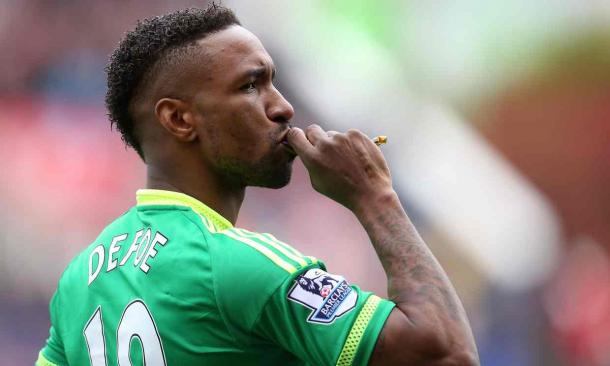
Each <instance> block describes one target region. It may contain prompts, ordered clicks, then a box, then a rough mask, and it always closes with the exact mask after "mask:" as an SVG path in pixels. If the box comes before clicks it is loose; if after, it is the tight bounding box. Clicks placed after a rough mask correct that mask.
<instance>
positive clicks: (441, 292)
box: [354, 190, 476, 355]
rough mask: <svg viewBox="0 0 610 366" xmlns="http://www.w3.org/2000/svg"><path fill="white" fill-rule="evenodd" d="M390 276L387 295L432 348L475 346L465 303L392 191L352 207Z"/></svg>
mask: <svg viewBox="0 0 610 366" xmlns="http://www.w3.org/2000/svg"><path fill="white" fill-rule="evenodd" d="M354 213H355V214H356V216H357V217H358V219H359V220H360V222H361V223H362V225H363V227H364V228H365V230H366V231H367V233H368V235H369V237H370V239H371V242H372V243H373V246H374V247H375V250H376V252H377V255H378V256H379V259H380V260H381V263H382V265H383V268H384V270H385V272H386V274H387V277H388V295H389V298H390V300H392V301H394V302H395V303H396V305H397V307H398V308H399V309H400V311H401V312H402V313H403V314H404V315H405V316H406V318H407V319H408V321H409V323H410V326H411V329H412V330H413V331H414V332H418V331H419V332H421V334H423V335H424V336H423V337H422V338H423V339H433V340H434V341H435V342H437V344H435V345H432V344H430V345H429V346H430V348H429V351H430V352H435V346H436V347H437V348H438V352H452V351H453V350H457V351H466V352H470V353H471V354H473V355H476V346H475V344H474V340H473V337H472V331H471V330H470V326H469V323H468V319H467V317H466V314H465V311H464V308H463V306H462V304H461V302H460V299H459V298H458V296H457V294H456V292H455V290H454V288H453V286H452V284H451V282H450V281H449V279H448V277H447V275H446V274H445V272H444V270H443V269H442V267H441V266H440V264H439V263H438V261H437V260H436V258H435V257H434V256H433V254H432V253H431V252H430V250H429V249H428V247H427V246H426V244H425V243H424V241H423V240H422V239H421V237H420V236H419V234H418V233H417V230H416V229H415V227H414V226H413V224H412V223H411V221H410V220H409V218H408V216H407V215H406V213H405V211H404V210H403V208H402V206H401V204H400V201H399V200H398V196H397V195H396V193H395V192H394V191H393V190H390V191H388V192H384V193H381V194H379V195H377V196H375V197H374V198H371V197H370V196H369V197H368V198H367V199H366V201H363V202H360V204H359V205H357V206H356V207H354Z"/></svg>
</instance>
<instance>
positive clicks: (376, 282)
mask: <svg viewBox="0 0 610 366" xmlns="http://www.w3.org/2000/svg"><path fill="white" fill-rule="evenodd" d="M427 3H428V2H417V1H413V2H402V1H399V0H385V1H379V2H368V1H364V0H354V1H347V0H332V1H330V0H329V1H322V0H316V1H310V2H295V3H293V2H283V1H280V0H265V1H262V2H260V3H258V2H257V4H254V2H247V1H237V0H235V1H226V5H228V6H230V7H233V8H235V9H236V12H237V14H238V16H239V17H240V18H241V20H242V23H244V25H245V26H246V27H247V28H249V29H251V30H253V31H254V32H255V33H256V34H258V35H259V36H260V37H261V39H262V41H263V43H264V44H265V45H266V46H267V48H268V50H269V52H270V53H271V55H272V57H274V60H275V63H276V65H277V68H278V85H279V89H280V90H281V91H282V92H283V93H284V94H285V95H286V96H287V98H288V99H289V100H290V101H291V103H293V105H294V106H295V110H296V117H295V120H294V123H295V124H296V125H300V126H305V125H307V124H308V123H311V122H313V121H315V122H316V123H319V124H321V125H323V126H324V127H325V128H327V129H336V130H345V129H347V128H350V127H356V128H360V129H362V130H364V131H365V132H366V133H369V134H371V135H373V134H382V133H383V134H387V135H389V144H388V145H387V146H384V153H385V155H386V157H387V159H388V162H389V165H390V168H391V169H392V172H393V179H394V185H395V188H396V190H397V191H398V192H399V194H400V196H401V199H402V201H403V203H404V205H405V208H406V210H407V212H408V213H409V215H410V216H411V217H412V219H413V220H414V221H415V222H416V225H417V226H418V228H419V230H420V231H421V234H422V236H423V237H424V239H426V241H427V242H428V243H429V245H430V246H431V247H432V249H433V251H434V253H435V254H436V255H437V257H438V258H439V260H440V261H441V263H442V264H443V266H444V267H445V268H446V270H447V271H448V272H449V275H450V277H451V278H452V280H453V281H454V284H455V285H456V287H457V290H458V292H459V293H460V295H461V298H462V299H463V301H464V303H465V306H466V308H467V311H468V315H469V317H470V319H471V322H472V324H473V328H474V331H475V333H476V334H475V336H476V338H477V343H478V347H479V352H480V354H481V361H482V364H484V365H491V366H509V365H510V366H514V365H523V366H529V365H532V366H533V365H542V366H551V365H553V366H555V365H559V366H561V365H565V366H588V365H590V366H607V365H610V255H609V253H610V189H609V188H608V187H610V28H606V27H604V26H603V24H604V23H605V22H607V20H608V18H610V6H608V5H605V4H604V3H603V2H601V3H600V2H582V1H563V2H560V1H555V2H553V1H551V3H553V4H552V5H553V6H548V5H549V4H548V2H541V1H540V2H538V1H520V0H513V1H512V2H510V1H509V2H507V3H506V4H503V5H497V4H496V7H497V8H496V7H493V6H492V5H490V4H488V2H484V1H474V0H473V1H468V2H463V4H461V5H447V7H444V8H439V7H438V6H432V5H426V4H427ZM431 3H435V2H431ZM543 3H544V4H543ZM372 4H375V5H372ZM193 5H202V4H201V2H195V1H183V0H173V1H170V0H163V1H162V0H149V1H144V0H141V1H135V0H132V1H119V0H103V1H102V0H91V1H69V0H62V1H59V0H57V1H45V0H27V1H17V0H5V1H2V2H0V46H1V47H2V49H3V53H2V56H0V72H1V75H2V77H0V110H2V114H1V117H0V126H1V127H2V132H1V133H0V166H1V167H2V168H0V171H1V173H0V353H1V354H2V355H3V363H6V364H7V365H9V364H10V365H20V364H31V363H33V360H35V358H36V355H37V353H38V350H39V349H40V348H41V347H42V345H43V343H44V340H45V339H46V337H47V335H48V327H49V318H48V310H47V307H48V301H49V299H50V296H51V295H52V293H53V291H54V289H55V286H56V283H57V280H58V279H59V276H60V275H61V272H62V270H63V269H64V268H65V266H66V265H67V263H68V262H69V261H70V260H71V258H73V257H74V255H75V254H76V253H78V252H79V251H81V250H82V249H83V248H84V247H85V246H86V245H88V244H89V243H91V242H92V241H93V240H94V239H95V237H96V236H97V234H98V233H99V231H100V230H101V229H102V228H103V227H104V226H105V225H107V224H108V223H109V222H110V221H111V220H113V219H114V218H115V217H116V216H118V215H120V214H121V213H122V212H124V211H125V210H127V209H128V208H129V207H130V206H132V205H133V204H134V203H135V190H136V189H138V188H142V187H143V184H144V166H143V164H142V163H141V161H140V160H139V158H138V157H137V155H136V154H135V153H133V152H132V151H129V150H127V149H126V148H124V146H123V144H122V142H121V140H120V136H119V134H118V133H117V132H116V131H112V130H111V128H110V123H109V122H108V120H107V117H106V112H105V110H104V105H103V98H104V93H105V74H104V66H105V64H106V61H107V58H108V55H109V53H110V52H111V51H112V49H113V47H114V46H115V45H116V44H117V42H118V41H119V39H120V37H121V35H122V34H123V33H124V32H125V31H127V30H129V29H131V28H132V27H133V26H134V25H135V22H136V21H137V20H138V19H142V18H145V17H148V16H152V15H158V14H161V13H163V12H166V11H169V10H174V9H177V8H183V7H187V6H193ZM437 5H438V4H437ZM261 9H264V11H262V12H261ZM541 10H542V11H541ZM238 226H242V227H245V228H248V229H251V230H255V231H262V232H272V233H274V235H276V236H278V237H280V238H281V239H282V240H284V241H287V242H289V243H291V244H293V245H294V246H295V247H297V248H298V249H299V250H300V251H302V252H306V253H307V254H310V255H313V256H316V257H318V258H321V259H323V260H324V261H325V262H326V264H327V267H328V268H329V270H330V271H331V272H335V273H341V274H343V275H345V276H346V277H347V278H348V279H349V280H350V281H351V282H353V283H357V284H359V285H361V286H362V287H363V288H365V289H366V290H371V291H375V292H377V293H379V294H381V295H385V294H386V289H385V286H386V283H385V280H386V279H385V275H384V273H383V271H382V269H381V266H380V264H379V261H378V260H377V259H376V255H375V253H374V251H373V249H372V247H371V246H370V244H369V242H368V239H367V237H366V234H365V233H364V231H363V230H362V229H361V228H360V226H359V224H358V222H357V221H356V219H355V218H354V217H353V215H351V213H349V212H348V211H347V210H346V209H344V208H342V207H339V206H338V205H336V204H335V203H334V202H331V201H330V200H328V199H326V198H324V197H321V196H320V195H318V194H317V193H315V192H314V191H313V189H312V188H311V187H310V184H309V178H308V176H307V173H306V171H305V170H304V168H303V167H302V165H300V163H297V164H296V169H295V174H294V176H293V180H292V183H291V184H290V185H289V186H288V187H287V188H284V189H282V190H279V191H271V190H263V189H249V190H248V192H247V195H246V201H245V203H244V208H243V210H242V213H241V215H240V217H239V220H238Z"/></svg>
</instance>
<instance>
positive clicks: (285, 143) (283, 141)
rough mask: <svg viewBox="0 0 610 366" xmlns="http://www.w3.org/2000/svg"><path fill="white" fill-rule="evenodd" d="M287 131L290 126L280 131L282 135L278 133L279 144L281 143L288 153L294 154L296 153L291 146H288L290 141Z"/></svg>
mask: <svg viewBox="0 0 610 366" xmlns="http://www.w3.org/2000/svg"><path fill="white" fill-rule="evenodd" d="M289 131H290V127H288V128H287V129H286V131H285V132H284V133H282V135H280V137H281V138H280V142H279V144H280V145H282V146H283V147H284V148H286V149H287V150H288V152H289V153H291V154H293V155H296V154H297V153H296V152H295V151H294V149H293V148H292V146H290V143H288V132H289Z"/></svg>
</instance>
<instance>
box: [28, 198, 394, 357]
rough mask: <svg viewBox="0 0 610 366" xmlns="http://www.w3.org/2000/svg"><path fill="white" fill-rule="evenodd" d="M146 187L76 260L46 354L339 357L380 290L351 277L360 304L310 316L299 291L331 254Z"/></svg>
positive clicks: (366, 342)
mask: <svg viewBox="0 0 610 366" xmlns="http://www.w3.org/2000/svg"><path fill="white" fill-rule="evenodd" d="M147 194H148V193H147V192H142V191H140V192H139V194H138V201H139V202H141V204H139V205H138V206H136V207H133V208H132V209H130V210H129V211H128V212H126V213H125V214H124V215H123V216H121V217H119V218H118V219H117V220H115V221H114V222H113V223H111V224H110V225H109V226H108V227H106V228H105V229H104V230H103V231H102V233H101V234H100V235H99V237H98V238H97V239H96V240H95V241H94V242H93V244H91V245H90V246H89V247H88V248H87V249H85V250H84V251H83V252H82V253H81V254H80V255H78V256H77V257H76V258H75V259H74V260H73V261H72V262H71V263H70V264H69V265H68V268H67V269H66V271H65V272H64V274H63V275H62V277H61V279H60V281H59V285H58V289H57V291H56V293H55V295H54V296H53V299H52V301H51V304H50V312H51V323H52V325H51V329H50V336H49V339H48V340H47V345H46V346H45V347H44V349H43V350H42V351H41V355H42V356H43V358H44V359H46V362H50V363H53V364H56V365H60V366H61V365H89V364H93V365H96V362H102V363H101V364H102V365H103V364H104V363H103V362H104V358H105V359H106V362H107V365H117V363H118V361H117V358H118V354H122V355H124V356H123V357H127V356H129V360H131V362H132V363H133V365H141V364H142V358H143V349H144V350H145V351H146V352H149V353H146V362H147V364H148V365H156V364H161V365H162V364H163V361H164V360H165V364H167V365H187V366H188V365H202V364H205V365H223V366H228V365H274V364H277V365H305V364H310V365H333V364H335V363H336V362H337V360H338V358H339V355H340V353H341V351H342V349H343V344H344V342H345V339H347V337H348V335H349V334H350V331H351V328H352V324H354V322H355V321H356V318H357V317H358V314H359V313H360V309H361V308H362V307H363V306H364V303H365V302H366V300H367V299H368V298H369V296H370V293H366V292H363V291H361V290H360V289H359V288H358V287H357V286H351V287H350V288H351V291H353V292H354V293H355V294H357V301H356V302H355V307H354V308H353V309H352V310H350V311H347V312H346V313H345V314H343V315H341V316H340V317H338V318H336V319H335V320H334V321H333V322H331V323H330V324H317V323H312V322H308V320H307V319H308V317H309V316H310V315H311V313H312V310H311V309H310V308H308V307H305V306H304V305H302V304H300V303H297V302H295V301H293V300H290V299H288V294H289V292H290V291H291V289H292V288H294V287H296V283H295V280H297V279H298V278H299V276H301V275H303V274H305V273H306V272H307V271H309V270H310V269H314V268H324V264H323V263H321V262H319V261H317V260H316V259H315V258H312V257H306V256H303V255H301V254H300V253H299V252H298V251H297V250H296V249H294V248H292V247H290V246H289V245H287V244H285V243H282V242H280V241H278V240H277V239H275V238H274V237H273V236H271V235H269V234H258V233H251V232H248V231H245V230H242V229H236V228H232V227H227V226H224V228H223V229H221V228H219V227H218V224H217V223H218V222H219V221H220V222H221V221H222V220H219V219H218V217H216V218H215V220H214V221H213V220H210V217H209V216H210V213H209V212H202V211H201V210H199V209H198V208H197V207H194V206H193V202H192V201H193V200H194V199H193V198H191V197H188V196H185V197H188V200H186V199H185V200H184V202H172V204H169V203H168V204H151V203H152V202H154V201H155V200H156V201H158V199H159V197H158V194H159V191H156V192H154V194H155V195H156V196H155V199H154V200H153V199H147V197H143V196H146V195H147ZM151 195H152V193H151ZM141 196H142V197H141ZM148 198H150V197H148ZM173 199H177V200H181V198H180V197H176V196H173ZM186 201H190V203H189V202H186ZM166 203H167V202H166ZM206 207H207V206H206ZM208 209H209V208H208ZM216 215H217V214H216ZM101 257H103V261H102V260H100V259H101ZM98 263H99V266H98ZM98 268H99V271H98ZM351 296H354V295H351ZM382 305H383V306H382ZM392 306H393V304H392V303H391V302H388V301H386V300H382V301H381V302H380V305H379V306H378V307H377V309H376V311H375V312H374V315H373V316H371V317H370V319H369V320H368V321H367V322H366V324H365V329H366V331H365V332H364V335H363V337H362V339H361V341H360V342H359V346H358V347H356V348H357V352H356V356H355V359H354V360H355V362H354V364H363V365H365V364H366V362H367V361H368V357H369V356H370V353H371V351H372V349H373V347H374V344H375V340H376V338H377V336H378V334H379V332H380V330H381V328H382V326H383V323H384V322H385V320H386V318H387V316H388V314H389V310H391V308H392ZM388 309H389V310H388ZM146 326H149V327H148V328H146ZM102 334H103V336H102ZM157 334H158V336H157ZM121 337H122V338H121ZM352 338H354V337H352ZM117 340H119V341H117ZM155 342H156V343H155ZM155 344H157V346H155ZM155 349H156V350H158V353H154V350H155ZM151 352H152V353H151ZM92 361H93V362H92ZM155 361H158V362H155ZM41 362H42V361H40V360H39V364H41V365H44V363H41ZM126 362H128V361H126Z"/></svg>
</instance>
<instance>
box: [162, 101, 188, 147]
mask: <svg viewBox="0 0 610 366" xmlns="http://www.w3.org/2000/svg"><path fill="white" fill-rule="evenodd" d="M155 116H157V120H159V122H160V123H161V125H162V126H163V127H165V129H166V130H167V131H168V132H169V133H171V134H172V135H173V136H174V137H176V138H177V139H179V140H180V141H184V142H188V141H193V140H195V138H197V129H196V128H195V127H196V126H195V118H194V116H193V112H192V111H191V109H190V105H189V104H188V103H187V102H184V101H182V100H180V99H173V98H163V99H159V100H158V101H157V104H155Z"/></svg>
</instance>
